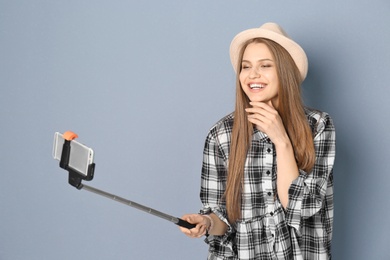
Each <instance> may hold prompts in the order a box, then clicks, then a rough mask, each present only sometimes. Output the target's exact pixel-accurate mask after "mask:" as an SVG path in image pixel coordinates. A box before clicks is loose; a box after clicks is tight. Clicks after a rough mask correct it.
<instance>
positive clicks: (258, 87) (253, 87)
mask: <svg viewBox="0 0 390 260" xmlns="http://www.w3.org/2000/svg"><path fill="white" fill-rule="evenodd" d="M265 86H266V85H265V84H262V83H251V84H249V87H250V88H251V89H262V88H265Z"/></svg>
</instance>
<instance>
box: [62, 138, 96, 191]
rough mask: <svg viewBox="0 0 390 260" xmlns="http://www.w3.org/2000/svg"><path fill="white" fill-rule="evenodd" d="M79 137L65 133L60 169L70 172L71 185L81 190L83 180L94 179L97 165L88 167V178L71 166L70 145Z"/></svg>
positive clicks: (69, 180)
mask: <svg viewBox="0 0 390 260" xmlns="http://www.w3.org/2000/svg"><path fill="white" fill-rule="evenodd" d="M77 137H78V136H77V134H75V133H73V132H70V131H68V132H66V133H64V138H65V142H64V145H63V146H62V154H61V160H60V167H61V168H62V169H64V170H67V171H68V172H69V179H68V182H69V184H70V185H72V186H73V187H75V188H77V189H78V190H80V189H81V188H82V187H83V184H82V183H81V182H82V180H86V181H90V180H92V179H93V175H94V172H95V163H92V164H90V165H89V166H88V173H87V175H86V176H85V175H84V174H81V173H80V172H79V171H77V170H75V169H73V168H72V167H70V166H69V157H70V150H71V145H70V143H71V142H72V140H74V139H75V138H77Z"/></svg>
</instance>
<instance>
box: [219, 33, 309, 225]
mask: <svg viewBox="0 0 390 260" xmlns="http://www.w3.org/2000/svg"><path fill="white" fill-rule="evenodd" d="M250 43H264V44H265V45H266V46H267V47H268V49H269V50H270V52H271V53H272V56H273V58H274V60H275V64H276V71H277V75H278V79H279V91H278V96H279V105H278V107H277V110H278V113H279V115H280V117H281V118H282V121H283V124H284V127H285V128H286V131H287V134H288V136H289V138H290V141H291V143H292V146H293V149H294V155H295V159H296V161H297V165H298V168H299V169H302V170H304V171H306V172H310V170H311V169H312V168H313V166H314V161H315V150H314V142H313V137H312V132H311V128H310V126H309V123H308V121H307V118H306V115H305V111H304V106H303V102H302V98H301V83H302V78H301V75H300V73H299V70H298V67H297V66H296V64H295V62H294V60H293V59H292V58H291V56H290V54H289V53H288V52H287V51H286V50H285V49H284V48H283V47H282V46H280V45H279V44H277V43H276V42H274V41H272V40H269V39H264V38H255V39H251V40H249V41H247V42H246V43H245V44H244V45H243V47H242V49H241V51H240V56H239V64H236V65H237V69H236V71H237V77H236V78H237V79H236V104H235V111H234V124H233V130H232V136H231V145H230V153H229V162H228V163H229V164H228V177H227V184H226V190H225V200H226V209H227V213H228V219H229V222H230V223H234V222H235V221H237V220H238V219H239V218H240V217H241V200H242V198H241V196H242V190H243V178H244V165H245V161H246V157H247V153H248V149H249V147H250V145H251V139H252V134H253V125H252V124H251V123H250V122H249V121H248V119H247V113H246V112H245V108H247V107H249V102H250V100H249V99H248V97H247V96H246V94H245V92H244V91H243V89H242V87H241V84H240V80H239V75H240V72H241V60H242V57H243V54H244V51H245V48H246V47H247V46H248V45H249V44H250Z"/></svg>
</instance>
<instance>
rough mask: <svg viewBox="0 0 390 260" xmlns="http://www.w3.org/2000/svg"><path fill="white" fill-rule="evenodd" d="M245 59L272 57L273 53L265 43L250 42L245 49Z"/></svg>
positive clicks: (243, 57)
mask: <svg viewBox="0 0 390 260" xmlns="http://www.w3.org/2000/svg"><path fill="white" fill-rule="evenodd" d="M242 59H243V61H244V60H247V61H250V60H259V59H272V53H271V51H270V50H269V49H268V47H267V45H265V44H264V43H257V42H254V43H250V44H248V46H247V47H246V48H245V50H244V54H243V56H242Z"/></svg>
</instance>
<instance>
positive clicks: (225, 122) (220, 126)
mask: <svg viewBox="0 0 390 260" xmlns="http://www.w3.org/2000/svg"><path fill="white" fill-rule="evenodd" d="M233 119H234V113H230V114H228V115H226V116H224V117H222V118H221V119H220V120H218V121H217V122H216V123H215V124H214V125H213V126H212V127H211V128H210V130H209V133H213V134H215V135H219V134H225V133H230V132H231V131H232V129H233V121H234V120H233Z"/></svg>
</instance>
